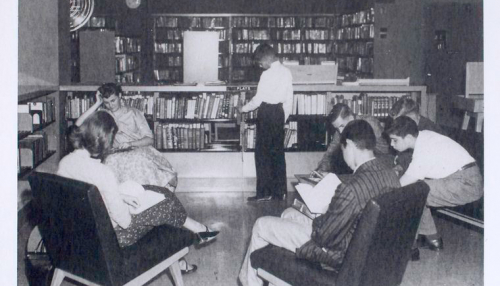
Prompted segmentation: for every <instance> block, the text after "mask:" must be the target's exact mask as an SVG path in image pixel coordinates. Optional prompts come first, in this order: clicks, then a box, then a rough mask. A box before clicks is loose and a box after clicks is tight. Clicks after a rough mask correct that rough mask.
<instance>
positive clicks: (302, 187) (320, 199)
mask: <svg viewBox="0 0 500 286" xmlns="http://www.w3.org/2000/svg"><path fill="white" fill-rule="evenodd" d="M340 184H341V181H340V179H339V178H338V177H337V175H335V174H333V173H329V174H328V175H326V176H325V177H324V178H323V179H322V180H321V181H319V183H318V184H316V185H315V186H312V185H310V184H304V183H299V184H297V185H296V186H295V189H296V190H297V191H298V192H299V194H300V197H301V198H302V199H303V200H304V203H305V206H307V208H304V207H303V206H301V205H300V202H299V201H297V203H296V202H294V204H293V205H292V206H293V207H294V208H296V209H298V210H299V211H300V212H302V213H303V214H305V215H307V216H309V217H310V215H308V214H307V212H309V213H311V214H324V213H326V211H327V210H328V206H329V205H330V202H331V200H332V198H333V196H334V195H335V190H336V189H337V187H338V185H340ZM306 209H307V210H306ZM314 217H315V216H314Z"/></svg>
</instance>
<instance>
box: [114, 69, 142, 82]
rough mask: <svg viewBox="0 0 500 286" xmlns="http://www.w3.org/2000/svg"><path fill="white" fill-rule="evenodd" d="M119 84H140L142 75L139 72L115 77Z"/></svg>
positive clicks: (124, 73)
mask: <svg viewBox="0 0 500 286" xmlns="http://www.w3.org/2000/svg"><path fill="white" fill-rule="evenodd" d="M115 81H116V82H117V83H140V82H141V73H140V72H138V71H131V72H122V73H119V74H116V75H115Z"/></svg>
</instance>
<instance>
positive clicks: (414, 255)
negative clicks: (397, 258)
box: [411, 247, 420, 261]
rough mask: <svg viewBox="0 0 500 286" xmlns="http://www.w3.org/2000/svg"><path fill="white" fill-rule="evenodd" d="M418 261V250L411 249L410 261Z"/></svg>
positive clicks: (416, 248)
mask: <svg viewBox="0 0 500 286" xmlns="http://www.w3.org/2000/svg"><path fill="white" fill-rule="evenodd" d="M419 260H420V250H418V247H415V248H412V249H411V261H419Z"/></svg>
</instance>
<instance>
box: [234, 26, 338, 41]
mask: <svg viewBox="0 0 500 286" xmlns="http://www.w3.org/2000/svg"><path fill="white" fill-rule="evenodd" d="M334 38H335V32H334V31H333V30H305V31H303V32H302V30H298V29H294V30H271V31H270V30H264V29H238V30H233V39H234V40H238V41H241V40H261V41H262V40H276V41H300V40H313V41H314V40H316V41H319V40H329V39H334Z"/></svg>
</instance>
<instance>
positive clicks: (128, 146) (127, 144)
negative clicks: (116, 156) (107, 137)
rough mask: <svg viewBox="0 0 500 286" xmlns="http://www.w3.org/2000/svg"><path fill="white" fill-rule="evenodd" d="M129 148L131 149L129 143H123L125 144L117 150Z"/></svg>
mask: <svg viewBox="0 0 500 286" xmlns="http://www.w3.org/2000/svg"><path fill="white" fill-rule="evenodd" d="M130 147H132V145H131V144H130V142H125V143H121V144H120V145H119V146H118V149H126V148H130Z"/></svg>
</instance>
